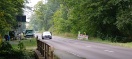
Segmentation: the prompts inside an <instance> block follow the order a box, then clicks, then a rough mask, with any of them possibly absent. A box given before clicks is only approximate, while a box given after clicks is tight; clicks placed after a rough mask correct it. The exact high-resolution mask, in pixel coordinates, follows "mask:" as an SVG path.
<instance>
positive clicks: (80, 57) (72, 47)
mask: <svg viewBox="0 0 132 59" xmlns="http://www.w3.org/2000/svg"><path fill="white" fill-rule="evenodd" d="M39 39H41V37H40V36H39ZM41 40H42V39H41ZM43 41H44V42H47V43H48V44H50V45H52V46H53V47H54V48H55V51H54V53H55V54H56V55H57V56H58V57H59V58H60V59H132V49H130V48H123V47H117V46H111V45H106V44H100V43H93V42H86V41H81V40H73V39H67V38H62V37H58V36H53V39H44V40H43Z"/></svg>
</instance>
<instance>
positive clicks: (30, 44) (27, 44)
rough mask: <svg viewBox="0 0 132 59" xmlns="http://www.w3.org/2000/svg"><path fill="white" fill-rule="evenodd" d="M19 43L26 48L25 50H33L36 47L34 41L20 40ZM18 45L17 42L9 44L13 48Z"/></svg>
mask: <svg viewBox="0 0 132 59" xmlns="http://www.w3.org/2000/svg"><path fill="white" fill-rule="evenodd" d="M21 42H23V44H24V46H25V47H26V49H34V48H35V47H37V42H36V39H26V40H21ZM18 43H19V41H18V40H17V41H12V42H11V44H12V46H13V48H18Z"/></svg>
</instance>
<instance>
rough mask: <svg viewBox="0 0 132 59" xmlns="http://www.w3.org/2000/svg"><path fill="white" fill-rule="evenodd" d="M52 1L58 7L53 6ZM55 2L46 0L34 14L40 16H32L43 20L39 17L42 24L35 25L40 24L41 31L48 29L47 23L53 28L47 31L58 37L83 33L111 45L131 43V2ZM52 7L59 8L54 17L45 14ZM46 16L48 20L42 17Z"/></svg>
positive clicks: (97, 0)
mask: <svg viewBox="0 0 132 59" xmlns="http://www.w3.org/2000/svg"><path fill="white" fill-rule="evenodd" d="M55 1H57V3H55V4H54V2H55ZM55 1H52V0H48V3H47V4H44V5H39V7H38V10H37V11H38V12H39V11H40V12H39V13H36V14H35V15H39V14H40V15H41V16H44V18H45V19H42V18H40V17H39V18H40V19H39V20H41V21H39V22H38V23H39V24H41V26H40V27H41V28H45V27H46V26H47V25H46V23H50V22H51V24H53V25H54V26H49V27H50V28H51V29H52V30H54V31H55V32H59V33H62V32H71V33H75V34H77V32H78V31H81V32H86V33H87V34H88V35H89V36H93V37H100V38H101V39H102V40H110V41H112V42H130V41H132V31H131V30H132V17H131V16H132V1H131V0H94V1H93V0H55ZM51 3H53V4H51ZM49 5H52V6H49ZM53 5H57V6H59V7H58V8H55V9H54V12H53V13H50V12H48V14H47V11H51V10H53V9H50V8H53ZM40 7H44V8H40ZM41 9H42V10H43V11H41ZM44 10H46V11H44ZM49 14H50V15H49ZM51 14H52V15H51ZM45 15H48V16H46V17H45ZM37 17H38V16H37ZM47 17H48V18H47ZM48 19H50V22H47V21H44V20H48ZM36 20H37V19H36ZM37 21H38V20H37ZM42 25H43V26H42ZM49 27H48V28H47V29H49ZM47 29H46V30H47ZM51 29H50V30H51Z"/></svg>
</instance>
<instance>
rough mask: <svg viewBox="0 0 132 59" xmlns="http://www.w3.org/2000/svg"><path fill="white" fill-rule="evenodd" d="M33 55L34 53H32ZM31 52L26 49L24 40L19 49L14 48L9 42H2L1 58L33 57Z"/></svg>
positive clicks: (27, 58)
mask: <svg viewBox="0 0 132 59" xmlns="http://www.w3.org/2000/svg"><path fill="white" fill-rule="evenodd" d="M32 55H33V54H32ZM32 55H31V53H29V52H28V51H26V49H25V48H24V45H23V43H22V42H19V44H18V49H13V48H12V46H11V44H10V43H9V42H6V41H5V42H2V46H1V48H0V59H32V58H30V57H31V56H32Z"/></svg>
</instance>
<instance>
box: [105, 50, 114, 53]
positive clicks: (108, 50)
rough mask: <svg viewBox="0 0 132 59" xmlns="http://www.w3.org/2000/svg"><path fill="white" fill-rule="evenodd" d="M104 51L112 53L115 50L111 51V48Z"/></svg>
mask: <svg viewBox="0 0 132 59" xmlns="http://www.w3.org/2000/svg"><path fill="white" fill-rule="evenodd" d="M104 51H106V52H111V53H112V52H114V51H111V50H104Z"/></svg>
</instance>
